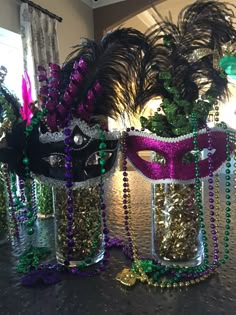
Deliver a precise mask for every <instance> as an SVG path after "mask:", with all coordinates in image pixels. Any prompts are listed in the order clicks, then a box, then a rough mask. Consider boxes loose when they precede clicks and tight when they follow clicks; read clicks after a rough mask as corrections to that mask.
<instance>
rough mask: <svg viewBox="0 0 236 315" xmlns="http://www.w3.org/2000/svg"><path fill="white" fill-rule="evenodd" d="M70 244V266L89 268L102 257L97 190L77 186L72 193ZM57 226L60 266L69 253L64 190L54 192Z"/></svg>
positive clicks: (57, 252)
mask: <svg viewBox="0 0 236 315" xmlns="http://www.w3.org/2000/svg"><path fill="white" fill-rule="evenodd" d="M72 198H73V208H74V209H73V225H72V228H73V241H74V246H73V248H72V254H71V256H72V258H71V260H70V267H74V266H78V265H79V266H81V264H82V265H84V266H89V265H92V264H94V263H97V262H99V261H100V260H101V259H103V255H104V236H103V232H102V231H103V227H102V217H101V209H100V187H99V184H95V185H93V186H90V187H79V188H77V189H75V190H73V193H72ZM54 211H55V218H56V220H55V224H56V229H55V231H56V257H57V261H58V262H59V263H61V264H63V263H64V261H65V260H66V258H67V253H68V235H67V228H68V218H67V217H68V212H67V195H66V192H65V189H59V188H55V189H54Z"/></svg>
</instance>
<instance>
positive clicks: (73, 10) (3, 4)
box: [0, 0, 94, 62]
mask: <svg viewBox="0 0 236 315" xmlns="http://www.w3.org/2000/svg"><path fill="white" fill-rule="evenodd" d="M34 2H35V3H37V4H39V5H40V6H42V7H44V8H46V9H48V10H49V11H51V12H53V13H55V14H57V15H59V16H61V17H62V18H63V21H62V23H58V28H57V30H58V41H59V50H60V60H61V62H63V61H64V59H65V57H66V56H67V55H68V54H69V53H70V52H71V46H73V45H76V44H78V43H79V41H80V38H81V37H89V38H93V37H94V33H93V11H92V9H90V8H89V7H88V6H86V5H85V4H84V3H82V2H81V1H80V0H35V1H34ZM19 3H20V1H17V0H0V8H1V9H0V27H3V28H6V29H8V30H10V31H13V32H16V33H20V22H19V8H20V5H19Z"/></svg>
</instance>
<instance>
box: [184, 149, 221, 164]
mask: <svg viewBox="0 0 236 315" xmlns="http://www.w3.org/2000/svg"><path fill="white" fill-rule="evenodd" d="M215 151H216V150H215V149H212V150H211V151H209V150H208V149H207V148H204V149H202V150H201V151H199V152H198V160H199V161H202V160H205V159H207V158H208V153H209V152H210V153H211V154H214V153H215ZM194 153H195V151H190V152H187V153H185V154H184V156H183V159H182V162H183V164H189V163H192V162H194Z"/></svg>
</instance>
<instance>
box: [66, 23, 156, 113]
mask: <svg viewBox="0 0 236 315" xmlns="http://www.w3.org/2000/svg"><path fill="white" fill-rule="evenodd" d="M151 52H152V47H151V46H150V45H149V44H148V41H147V39H146V36H145V35H144V34H142V33H141V32H139V31H137V30H135V29H133V28H118V29H116V30H113V31H111V32H108V33H107V34H106V35H105V36H104V37H103V38H102V39H101V41H100V42H95V41H93V40H89V39H84V40H83V41H82V42H81V44H80V45H78V46H75V47H74V51H73V52H72V53H71V54H70V55H69V56H68V58H67V59H66V61H65V63H64V65H63V67H62V70H61V87H60V89H61V94H63V91H65V89H66V86H67V85H68V83H69V78H70V73H71V72H72V69H73V64H74V62H75V61H77V60H79V59H80V58H81V57H82V58H83V59H84V60H85V61H86V63H87V66H88V71H87V73H86V76H85V78H84V81H83V83H82V85H81V86H80V89H79V92H78V95H77V96H76V102H77V103H80V102H83V98H84V97H85V95H86V93H87V91H88V90H89V88H91V86H92V85H93V84H94V82H96V81H98V82H99V83H100V85H101V89H102V93H101V95H99V96H98V97H97V99H96V103H95V110H94V113H93V114H94V117H96V116H105V117H112V118H116V117H118V116H119V115H120V114H121V113H122V112H124V111H125V112H127V113H128V114H129V113H131V112H133V111H135V110H136V108H137V107H138V106H136V104H140V106H141V104H144V103H146V102H147V101H148V100H149V99H151V98H152V97H153V96H154V89H153V88H152V84H151V80H149V76H148V71H147V70H146V69H145V67H146V66H147V62H146V59H147V57H148V56H149V55H150V54H151Z"/></svg>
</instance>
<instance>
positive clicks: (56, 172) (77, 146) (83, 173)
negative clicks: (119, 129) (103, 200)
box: [31, 120, 118, 187]
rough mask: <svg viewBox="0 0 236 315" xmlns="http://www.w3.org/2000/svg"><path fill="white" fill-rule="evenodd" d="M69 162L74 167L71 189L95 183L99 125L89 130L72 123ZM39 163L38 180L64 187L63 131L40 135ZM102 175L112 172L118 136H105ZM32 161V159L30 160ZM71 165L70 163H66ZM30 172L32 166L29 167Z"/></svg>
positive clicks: (77, 122) (83, 124)
mask: <svg viewBox="0 0 236 315" xmlns="http://www.w3.org/2000/svg"><path fill="white" fill-rule="evenodd" d="M71 129H72V130H73V131H72V135H71V144H70V150H71V159H72V165H73V172H72V173H73V182H74V186H75V187H76V186H78V185H81V184H83V185H84V184H85V183H86V181H89V183H91V180H98V178H99V176H100V165H99V155H98V153H99V144H100V141H99V129H98V126H93V127H89V126H88V125H87V124H86V123H85V122H83V121H81V120H74V121H73V122H72V124H71ZM39 141H40V152H41V158H42V160H43V161H41V164H43V165H44V167H43V168H42V165H41V166H40V168H39V171H40V170H41V169H44V170H45V171H44V173H42V174H41V176H40V177H41V179H43V180H44V181H45V180H46V181H48V182H50V181H51V182H53V184H54V185H57V184H58V185H60V184H64V180H65V175H66V173H65V162H67V160H66V155H65V144H64V141H65V135H64V133H63V132H56V133H46V134H41V135H40V137H39ZM105 143H106V149H105V153H106V156H105V160H106V163H105V166H104V167H105V170H106V173H105V175H108V174H110V172H111V171H112V170H113V169H114V166H115V162H116V159H117V152H118V134H117V133H111V132H106V133H105ZM31 161H32V160H31ZM69 162H70V161H69ZM32 170H33V167H32Z"/></svg>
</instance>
